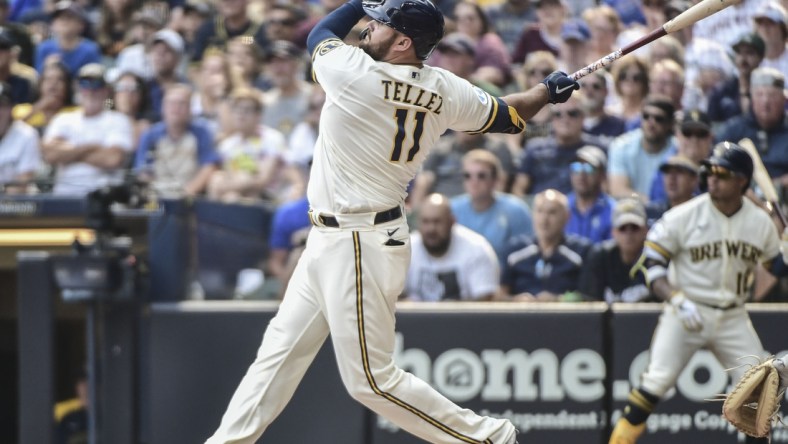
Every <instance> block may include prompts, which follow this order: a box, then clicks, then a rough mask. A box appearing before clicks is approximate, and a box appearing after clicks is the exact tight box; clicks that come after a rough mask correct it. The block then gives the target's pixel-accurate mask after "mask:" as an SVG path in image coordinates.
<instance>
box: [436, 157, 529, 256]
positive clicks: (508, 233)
mask: <svg viewBox="0 0 788 444" xmlns="http://www.w3.org/2000/svg"><path fill="white" fill-rule="evenodd" d="M500 172H501V163H500V161H499V160H498V158H497V157H495V155H494V154H492V153H491V152H489V151H486V150H480V149H476V150H471V151H469V152H468V153H467V154H466V155H465V156H464V157H463V160H462V173H463V178H464V179H465V194H463V195H461V196H457V197H455V198H453V199H452V202H451V208H452V213H454V217H455V218H456V220H457V222H458V223H460V224H461V225H464V226H466V227H468V228H470V229H471V230H473V231H475V232H477V233H479V234H481V235H482V236H484V238H485V239H487V241H488V242H490V245H492V247H493V249H494V250H495V254H496V255H497V256H498V259H499V261H501V262H503V260H504V258H505V257H506V251H507V249H508V242H509V240H510V239H513V238H514V237H516V236H520V235H527V236H530V235H531V234H532V226H531V214H530V211H529V210H528V206H527V205H526V204H525V202H523V201H522V200H520V199H518V198H517V197H515V196H512V195H511V194H507V193H500V192H496V191H495V186H496V183H497V180H498V177H499V175H500Z"/></svg>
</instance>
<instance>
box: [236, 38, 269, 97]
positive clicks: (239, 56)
mask: <svg viewBox="0 0 788 444" xmlns="http://www.w3.org/2000/svg"><path fill="white" fill-rule="evenodd" d="M227 60H228V61H229V62H230V71H231V73H232V76H233V84H235V85H236V87H239V88H257V89H258V90H260V91H267V90H268V89H270V88H271V81H270V80H269V79H267V78H266V77H265V76H263V53H262V50H261V49H260V47H259V46H257V44H255V43H254V42H253V41H252V40H250V39H247V38H245V37H243V36H241V37H235V38H234V39H232V40H230V41H229V42H228V43H227Z"/></svg>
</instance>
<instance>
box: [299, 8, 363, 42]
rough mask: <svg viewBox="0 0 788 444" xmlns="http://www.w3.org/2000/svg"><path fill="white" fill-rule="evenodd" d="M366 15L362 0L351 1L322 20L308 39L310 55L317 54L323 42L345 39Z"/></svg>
mask: <svg viewBox="0 0 788 444" xmlns="http://www.w3.org/2000/svg"><path fill="white" fill-rule="evenodd" d="M365 15H366V13H365V12H364V8H363V7H362V6H361V0H350V1H349V2H347V3H345V4H344V5H342V6H340V7H339V8H337V9H335V10H334V11H333V12H332V13H330V14H328V15H327V16H325V17H324V18H323V19H322V20H320V21H319V22H318V23H317V25H315V27H314V28H312V31H311V32H310V33H309V37H307V39H306V48H307V50H308V51H309V54H312V53H314V52H315V48H317V45H318V44H320V42H322V41H323V40H327V39H331V38H338V39H340V40H341V39H344V38H345V36H346V35H348V33H349V32H350V30H351V29H353V27H354V26H356V23H358V21H359V20H361V19H362V18H363V17H364V16H365Z"/></svg>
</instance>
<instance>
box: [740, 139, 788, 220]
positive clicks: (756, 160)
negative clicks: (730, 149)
mask: <svg viewBox="0 0 788 444" xmlns="http://www.w3.org/2000/svg"><path fill="white" fill-rule="evenodd" d="M739 146H741V147H742V148H744V150H745V151H747V154H749V155H750V157H752V163H753V171H752V179H753V180H754V181H755V183H756V184H758V188H760V189H761V191H762V192H763V197H765V198H766V203H767V204H768V205H769V206H770V207H771V208H770V209H772V210H773V211H775V212H776V213H777V217H779V218H780V222H781V223H782V224H783V227H788V223H786V219H785V214H783V211H782V209H781V208H780V199H779V197H777V190H776V189H775V188H774V183H773V182H772V179H771V177H770V176H769V172H768V171H766V167H765V166H764V165H763V161H762V160H761V156H760V154H758V150H757V149H756V148H755V144H753V143H752V140H750V139H746V138H745V139H742V140H740V141H739Z"/></svg>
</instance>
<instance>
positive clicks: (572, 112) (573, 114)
mask: <svg viewBox="0 0 788 444" xmlns="http://www.w3.org/2000/svg"><path fill="white" fill-rule="evenodd" d="M582 115H583V113H582V112H581V111H580V110H579V109H570V110H569V111H553V117H554V118H556V119H560V118H561V117H564V116H567V117H571V118H573V119H577V118H578V117H581V116H582Z"/></svg>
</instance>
